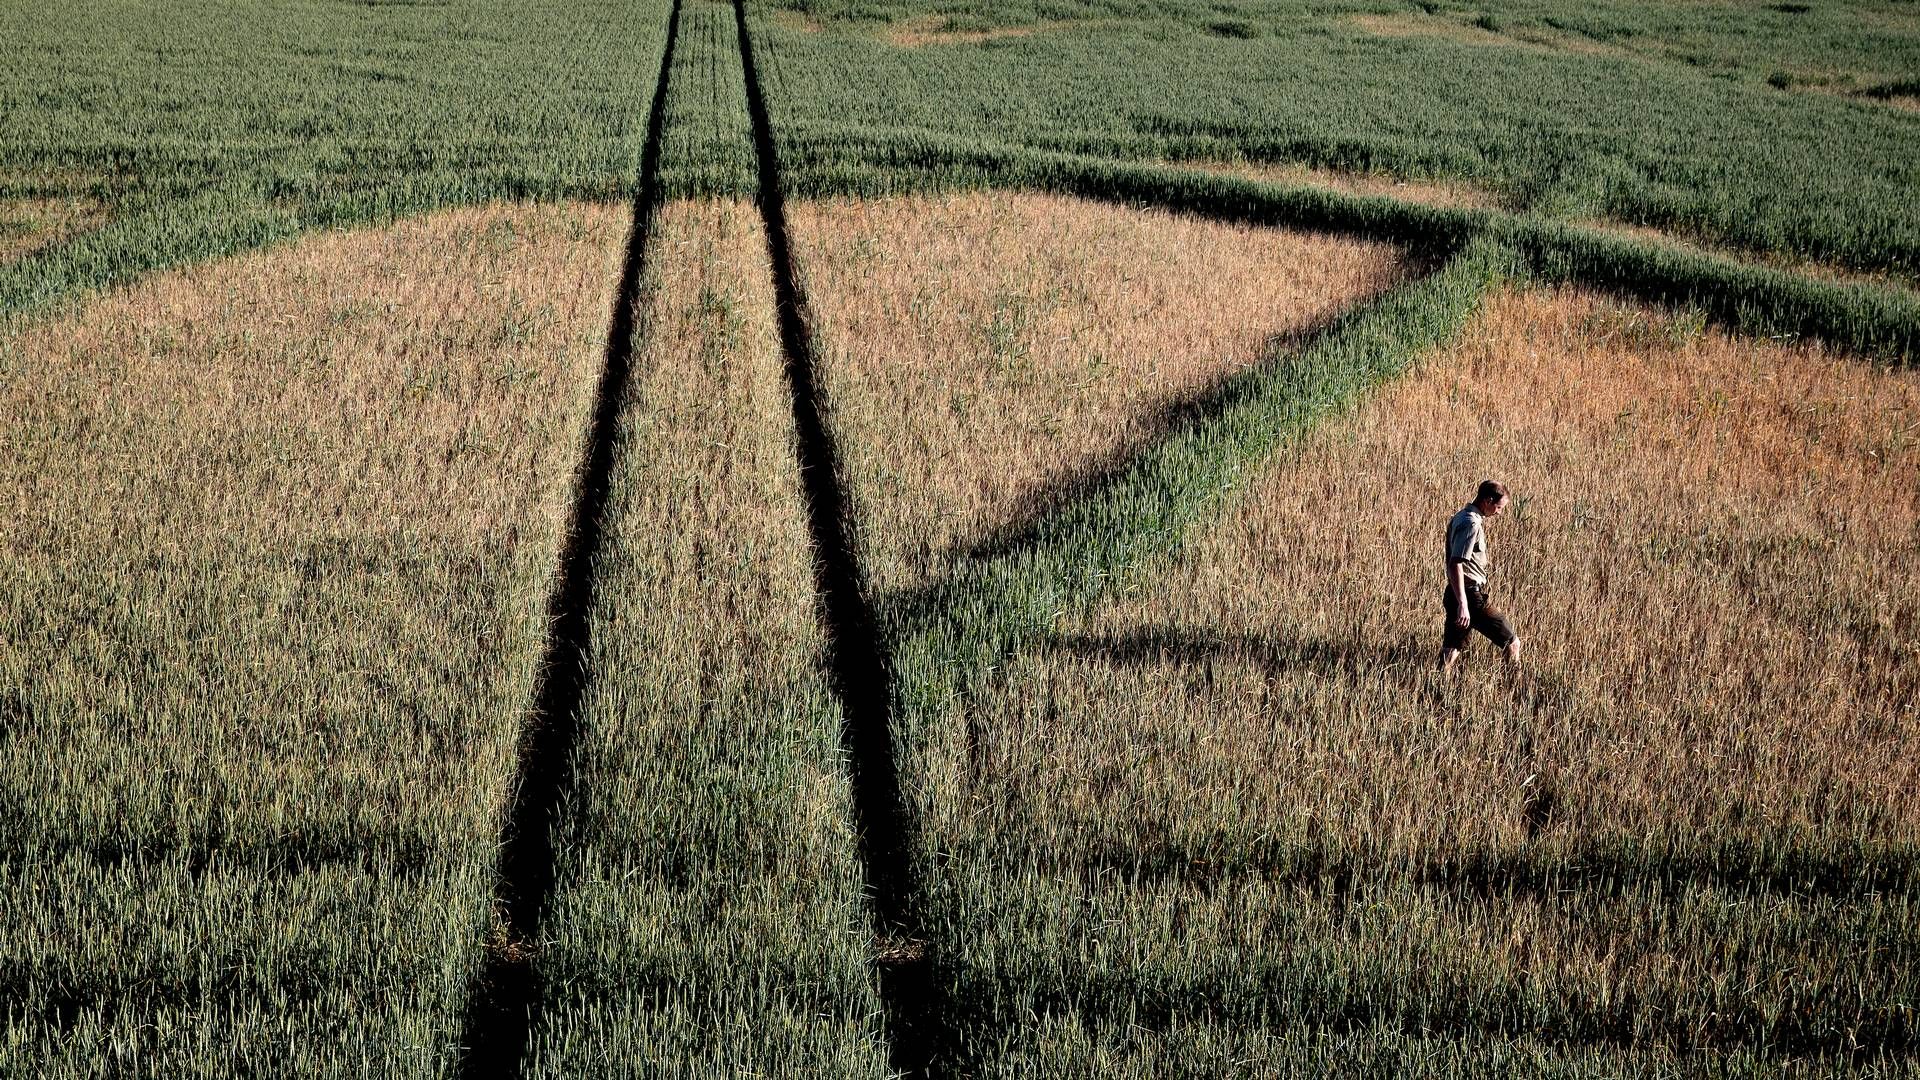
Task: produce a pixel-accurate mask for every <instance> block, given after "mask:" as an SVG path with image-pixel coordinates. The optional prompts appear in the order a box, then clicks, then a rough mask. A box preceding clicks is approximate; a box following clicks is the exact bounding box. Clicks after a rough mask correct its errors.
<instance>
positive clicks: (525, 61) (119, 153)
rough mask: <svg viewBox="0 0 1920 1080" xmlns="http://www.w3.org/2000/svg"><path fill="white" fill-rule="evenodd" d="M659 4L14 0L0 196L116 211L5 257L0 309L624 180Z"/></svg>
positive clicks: (5, 13) (6, 23) (614, 188)
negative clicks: (401, 221) (335, 233)
mask: <svg viewBox="0 0 1920 1080" xmlns="http://www.w3.org/2000/svg"><path fill="white" fill-rule="evenodd" d="M666 15H667V5H666V4H664V3H657V2H653V0H647V2H643V3H627V2H620V0H607V2H604V3H601V2H593V3H587V4H574V3H566V4H562V3H554V2H550V0H539V2H535V3H517V2H507V0H486V2H483V3H479V4H459V5H447V4H438V3H424V2H423V3H408V2H399V3H374V4H361V3H342V2H338V0H301V2H298V3H294V4H291V5H276V6H273V7H271V8H269V7H267V6H264V5H259V4H255V3H248V2H228V0H194V2H190V3H185V4H176V3H155V2H139V3H131V4H126V3H116V2H107V0H83V2H81V3H75V4H61V5H54V6H48V5H36V4H30V3H25V2H9V3H8V4H6V5H5V6H4V7H3V8H0V28H4V35H3V36H4V40H5V45H4V51H5V55H6V57H7V63H6V64H5V65H4V67H0V199H5V198H8V197H28V196H34V195H68V194H81V195H88V196H92V197H94V198H96V199H98V200H99V201H100V203H101V204H102V206H103V209H104V211H105V213H106V214H107V217H108V220H107V222H106V223H105V224H104V225H102V226H101V227H99V228H98V229H95V230H92V231H90V232H87V233H85V234H84V235H81V236H78V237H76V238H74V239H73V240H72V241H71V242H70V243H67V244H63V245H60V246H58V247H56V248H53V249H49V250H47V251H44V252H41V253H38V254H37V255H35V256H33V257H30V258H28V259H25V260H23V261H21V262H19V263H17V264H12V265H0V315H5V314H11V313H15V312H20V311H31V310H35V309H38V308H41V307H44V306H45V305H46V304H48V303H50V302H53V301H56V300H58V299H60V298H62V297H64V296H68V295H70V294H72V293H74V292H76V291H84V290H91V289H97V288H100V287H103V286H106V285H111V284H116V283H120V282H125V281H128V280H131V279H133V278H135V277H137V276H139V275H141V274H143V273H147V272H149V271H152V270H155V269H161V268H165V267H169V266H175V265H179V264H182V263H187V262H194V261H201V260H207V259H214V258H219V257H222V256H226V255H231V254H235V253H238V252H242V251H246V250H248V249H250V248H254V247H259V246H261V245H264V244H269V243H274V242H277V241H282V240H285V239H287V238H289V237H291V236H293V235H296V234H298V233H299V232H302V231H305V230H309V229H314V228H324V227H328V226H333V225H341V224H359V223H365V222H374V221H384V220H391V219H393V218H394V217H395V216H397V215H402V214H408V213H418V212H420V211H424V210H430V209H434V208H436V207H442V206H453V205H466V204H475V203H481V202H486V201H489V200H493V199H525V198H546V199H557V198H587V199H618V198H621V197H630V196H631V195H632V194H633V192H634V190H635V186H636V183H637V179H638V167H639V160H640V150H641V146H642V144H643V143H644V141H645V139H646V132H647V103H648V101H649V100H650V99H651V97H652V93H653V86H654V79H655V76H656V75H657V73H658V72H659V62H658V60H659V56H660V50H661V47H662V44H663V41H664V37H665V30H666Z"/></svg>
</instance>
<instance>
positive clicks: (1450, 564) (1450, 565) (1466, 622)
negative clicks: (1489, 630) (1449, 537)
mask: <svg viewBox="0 0 1920 1080" xmlns="http://www.w3.org/2000/svg"><path fill="white" fill-rule="evenodd" d="M1447 588H1449V589H1451V590H1453V610H1454V616H1453V625H1455V626H1472V625H1473V614H1472V613H1471V612H1469V611H1468V610H1467V565H1466V564H1465V563H1463V562H1459V561H1457V560H1454V559H1448V560H1447Z"/></svg>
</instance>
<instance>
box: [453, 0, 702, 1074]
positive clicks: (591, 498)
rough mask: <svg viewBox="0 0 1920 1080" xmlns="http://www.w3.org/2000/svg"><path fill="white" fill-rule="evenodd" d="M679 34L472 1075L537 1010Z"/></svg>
mask: <svg viewBox="0 0 1920 1080" xmlns="http://www.w3.org/2000/svg"><path fill="white" fill-rule="evenodd" d="M679 34H680V0H674V4H673V10H672V14H671V15H670V16H669V17H668V20H667V42H666V47H665V48H664V49H663V50H662V52H661V57H660V74H659V77H658V79H657V80H656V81H655V84H654V92H653V107H652V109H651V111H650V112H649V113H648V116H647V140H646V144H645V149H644V150H643V151H642V152H641V157H640V187H639V190H638V191H637V192H636V194H635V195H634V200H633V225H632V228H631V231H630V232H629V233H628V235H627V248H626V257H625V260H624V262H623V263H622V265H621V268H620V282H619V288H618V291H617V292H616V293H615V296H614V306H613V317H612V320H611V323H610V324H609V326H608V328H607V349H606V361H605V364H604V366H603V367H602V369H601V373H600V383H599V386H598V387H597V389H596V391H595V398H594V409H593V419H592V422H591V426H590V427H589V429H588V433H587V452H586V459H585V461H584V462H582V465H581V469H580V478H579V486H578V488H577V490H576V492H575V497H574V504H573V512H572V515H571V519H570V521H569V522H568V529H567V540H566V544H565V546H564V548H563V549H562V551H561V555H560V565H559V570H558V572H557V574H556V576H555V579H554V588H553V592H552V593H551V595H550V596H549V597H548V601H547V618H548V625H549V626H550V627H551V632H550V636H549V638H548V640H547V649H546V654H545V656H544V657H543V658H542V662H541V664H540V670H539V675H538V676H537V677H536V680H535V684H534V691H533V701H532V705H531V707H530V708H529V710H528V715H527V720H526V724H525V726H524V727H523V728H522V731H521V736H520V755H519V765H518V768H517V771H516V783H515V786H514V797H513V805H512V806H511V808H510V809H509V810H508V813H507V816H506V820H505V821H504V822H503V824H502V827H501V839H500V861H499V864H498V874H497V877H496V885H495V892H494V908H495V911H496V912H497V913H498V915H499V918H500V921H501V923H502V924H503V927H504V929H505V940H504V941H494V942H492V943H490V944H489V947H488V949H487V954H486V960H485V962H484V963H483V964H482V966H481V968H480V970H479V972H478V973H477V974H476V976H475V978H474V981H473V983H472V985H471V986H470V987H469V988H468V993H467V1012H466V1017H465V1020H464V1024H463V1027H464V1030H463V1033H462V1039H461V1042H462V1044H463V1045H464V1046H465V1047H466V1053H465V1056H464V1058H463V1059H462V1061H461V1066H460V1075H461V1076H462V1077H465V1078H468V1080H482V1078H488V1080H490V1078H494V1077H517V1076H519V1075H520V1073H521V1069H522V1059H523V1057H524V1056H525V1054H526V1051H527V1046H528V1042H529V1039H530V1038H531V1036H532V1034H533V1032H534V1030H535V1027H536V1021H537V1018H538V1012H539V1008H540V1001H541V990H542V986H541V983H540V973H539V970H538V968H537V967H536V966H535V964H534V960H535V957H536V954H537V950H538V943H539V941H540V930H541V924H542V922H543V921H544V919H545V917H546V914H547V910H548V907H549V906H550V903H551V900H552V897H553V886H554V835H553V834H554V828H555V826H556V824H557V821H556V818H557V815H558V811H559V809H560V803H561V799H562V798H563V797H564V795H565V793H566V792H567V790H568V789H569V788H570V787H571V786H572V783H573V760H574V752H575V747H576V745H577V744H578V742H579V738H580V719H579V708H580V703H581V700H582V699H583V698H584V697H585V694H586V691H587V687H588V684H589V682H590V680H591V672H590V671H589V670H588V666H587V657H588V646H589V644H590V636H591V628H590V620H589V614H590V612H591V610H592V606H593V598H594V591H593V565H594V562H595V560H596V558H597V557H598V555H599V552H600V548H601V540H602V529H603V522H602V520H601V519H602V517H603V516H604V514H605V511H606V505H607V493H608V490H609V488H610V486H611V477H612V474H613V466H614V435H615V431H616V428H617V422H618V419H619V413H620V406H621V403H622V401H623V400H624V399H625V397H626V392H627V384H628V382H629V375H630V373H631V369H632V361H633V334H634V324H635V319H636V315H637V309H638V306H639V291H640V282H641V280H642V278H643V277H644V275H645V271H646V265H647V243H648V240H649V238H650V237H651V235H652V232H653V227H654V217H655V212H656V210H657V208H658V207H659V204H660V200H661V192H660V147H661V141H662V138H663V136H664V128H665V127H666V111H667V87H668V76H669V73H670V72H671V71H672V70H673V50H674V43H675V42H676V40H677V39H678V38H679Z"/></svg>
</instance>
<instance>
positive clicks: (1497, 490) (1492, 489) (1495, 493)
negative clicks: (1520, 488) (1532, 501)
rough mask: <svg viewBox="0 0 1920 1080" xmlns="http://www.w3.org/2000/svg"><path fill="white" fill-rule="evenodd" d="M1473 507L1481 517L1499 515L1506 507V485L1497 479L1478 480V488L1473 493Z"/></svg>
mask: <svg viewBox="0 0 1920 1080" xmlns="http://www.w3.org/2000/svg"><path fill="white" fill-rule="evenodd" d="M1473 508H1474V509H1476V510H1478V511H1480V514H1481V516H1482V517H1499V516H1500V515H1501V514H1503V513H1505V512H1506V509H1507V485H1505V484H1503V483H1501V482H1499V481H1498V480H1482V481H1480V490H1479V491H1477V492H1475V493H1474V496H1473Z"/></svg>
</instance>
